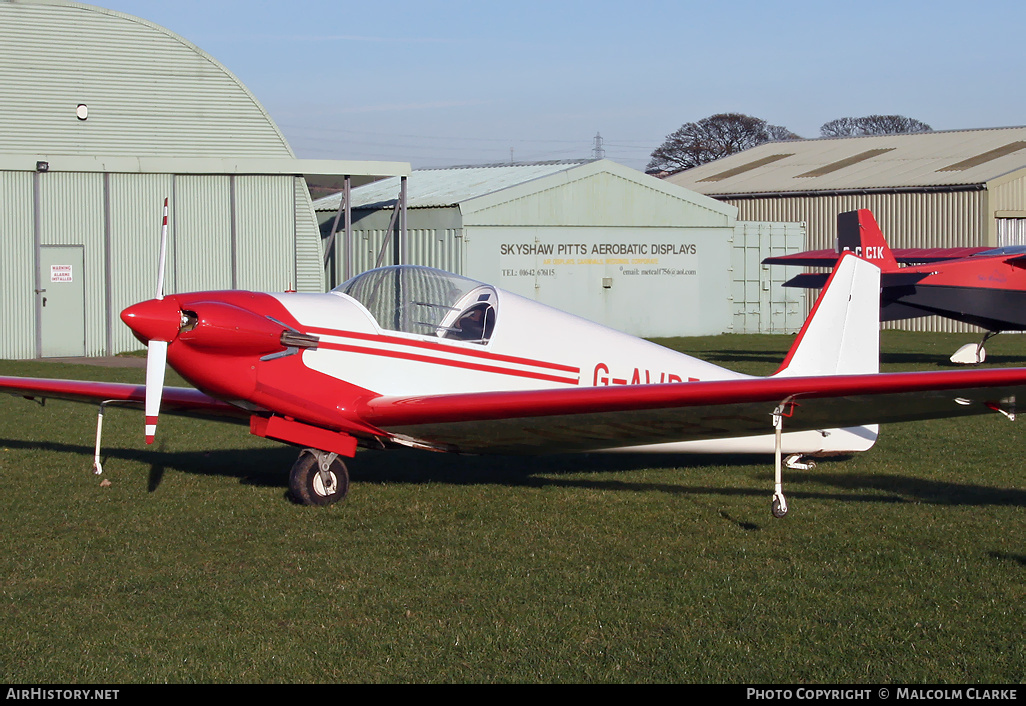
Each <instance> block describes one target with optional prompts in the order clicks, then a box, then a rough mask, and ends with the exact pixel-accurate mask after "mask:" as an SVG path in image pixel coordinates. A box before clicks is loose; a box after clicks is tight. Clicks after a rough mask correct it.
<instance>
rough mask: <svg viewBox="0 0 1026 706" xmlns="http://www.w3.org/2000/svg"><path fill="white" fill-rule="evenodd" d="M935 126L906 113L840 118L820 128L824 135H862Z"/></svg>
mask: <svg viewBox="0 0 1026 706" xmlns="http://www.w3.org/2000/svg"><path fill="white" fill-rule="evenodd" d="M932 130H933V128H932V127H930V126H929V125H927V124H926V123H924V122H921V121H919V120H916V119H915V118H906V117H905V116H904V115H867V116H866V117H864V118H838V119H837V120H831V121H830V122H828V123H824V124H823V125H822V126H821V127H820V128H819V133H820V135H822V136H823V137H858V136H860V135H897V134H900V133H907V132H930V131H932Z"/></svg>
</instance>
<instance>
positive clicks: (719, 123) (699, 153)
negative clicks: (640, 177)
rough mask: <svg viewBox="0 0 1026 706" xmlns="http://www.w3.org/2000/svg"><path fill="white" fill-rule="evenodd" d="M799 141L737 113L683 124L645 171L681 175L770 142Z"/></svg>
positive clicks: (777, 127)
mask: <svg viewBox="0 0 1026 706" xmlns="http://www.w3.org/2000/svg"><path fill="white" fill-rule="evenodd" d="M793 139H800V138H798V136H797V135H795V134H794V133H793V132H791V131H790V130H788V129H787V128H784V127H780V126H779V125H770V124H768V123H767V122H766V121H765V120H762V119H760V118H754V117H752V116H751V115H743V114H741V113H719V114H717V115H711V116H709V117H708V118H703V119H701V120H699V121H698V122H697V123H684V124H683V125H681V126H680V128H679V129H677V130H676V131H675V132H673V133H672V134H670V135H668V136H667V137H666V140H665V141H664V142H663V144H661V145H660V146H659V147H657V148H656V149H655V151H654V152H652V159H651V160H650V161H649V163H648V168H649V169H665V170H667V171H674V172H676V171H681V170H684V169H691V168H692V167H697V166H698V165H699V164H705V163H706V162H712V161H713V160H716V159H719V158H720V157H726V156H727V155H728V154H734V153H735V152H740V151H741V150H746V149H748V148H749V147H755V146H756V145H761V144H762V143H764V142H769V141H771V140H793Z"/></svg>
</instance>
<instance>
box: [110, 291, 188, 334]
mask: <svg viewBox="0 0 1026 706" xmlns="http://www.w3.org/2000/svg"><path fill="white" fill-rule="evenodd" d="M121 320H122V321H124V322H125V325H127V326H128V328H130V329H132V333H134V334H135V337H136V338H138V339H139V340H140V341H142V342H143V343H149V342H150V341H168V342H170V341H173V340H174V339H175V336H177V335H178V329H179V327H180V326H181V321H182V313H181V311H180V310H179V308H178V302H177V301H175V300H174V298H172V297H168V298H166V299H150V300H149V301H144V302H139V303H138V304H133V305H132V306H130V307H128V308H127V309H125V310H124V311H122V312H121Z"/></svg>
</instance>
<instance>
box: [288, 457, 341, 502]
mask: <svg viewBox="0 0 1026 706" xmlns="http://www.w3.org/2000/svg"><path fill="white" fill-rule="evenodd" d="M348 492H349V470H348V469H347V468H346V464H345V463H343V462H342V459H341V458H340V457H339V455H338V454H335V453H329V452H327V451H319V450H317V449H303V451H302V452H300V454H299V458H297V459H296V462H295V463H294V464H293V465H292V470H291V471H289V494H290V495H291V496H292V498H293V499H294V500H295V501H296V502H298V503H300V504H302V505H332V504H334V503H337V502H338V501H339V500H342V499H343V498H345V497H346V493H348Z"/></svg>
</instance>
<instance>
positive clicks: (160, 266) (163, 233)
mask: <svg viewBox="0 0 1026 706" xmlns="http://www.w3.org/2000/svg"><path fill="white" fill-rule="evenodd" d="M166 258H167V197H165V198H164V222H163V225H161V227H160V259H159V260H158V262H157V296H156V297H155V298H156V299H163V298H164V260H165V259H166Z"/></svg>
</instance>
